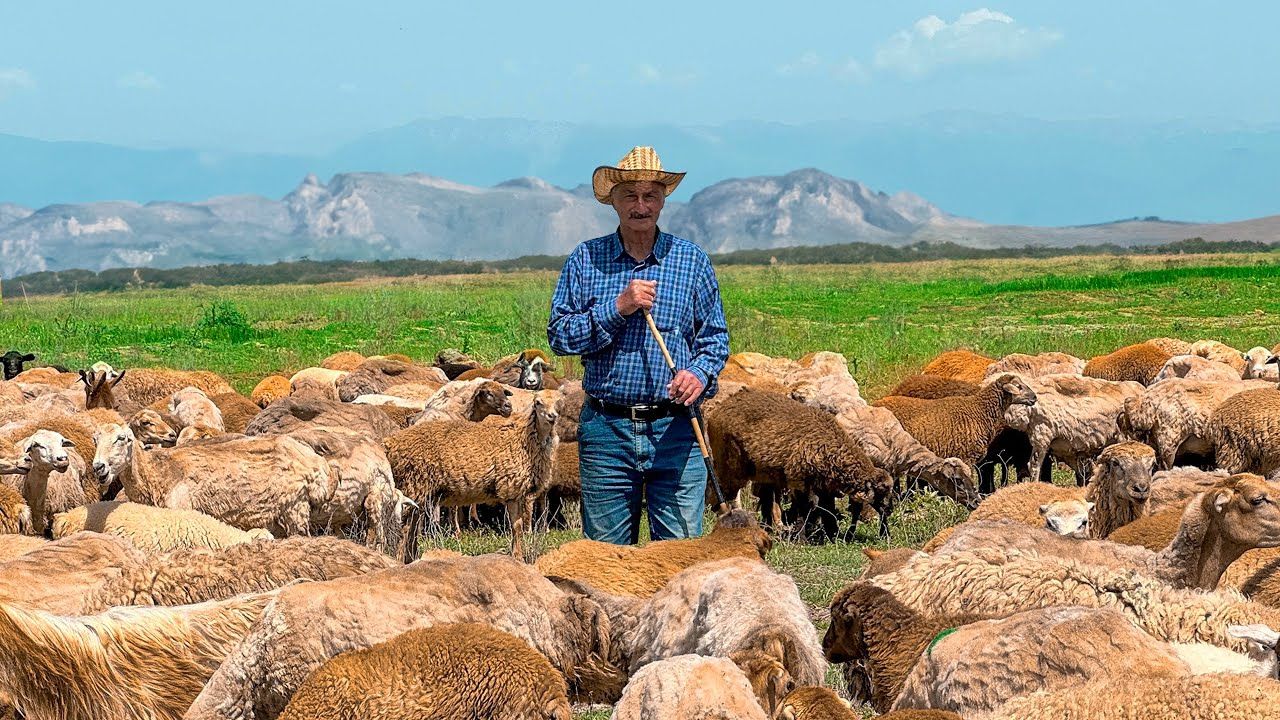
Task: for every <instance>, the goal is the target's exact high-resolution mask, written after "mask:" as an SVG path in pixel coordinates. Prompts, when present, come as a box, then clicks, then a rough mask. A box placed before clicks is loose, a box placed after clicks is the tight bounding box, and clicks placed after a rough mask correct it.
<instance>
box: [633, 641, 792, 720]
mask: <svg viewBox="0 0 1280 720" xmlns="http://www.w3.org/2000/svg"><path fill="white" fill-rule="evenodd" d="M767 717H768V716H766V715H765V713H764V710H763V709H761V707H760V704H759V703H758V702H757V700H756V697H755V695H754V694H753V692H752V688H751V685H750V684H749V683H748V682H747V678H746V677H744V676H743V674H742V671H741V670H739V669H738V667H737V666H736V665H734V663H733V662H731V661H729V660H727V659H724V658H718V657H703V656H701V655H677V656H676V657H672V658H667V659H665V660H659V661H657V662H653V663H650V664H648V665H646V666H644V667H643V668H640V670H639V671H638V672H636V674H635V675H633V676H632V677H631V680H630V681H629V682H627V686H626V688H625V689H624V690H623V691H622V698H621V699H619V700H618V704H617V705H616V706H614V709H613V714H612V715H610V720H651V719H653V718H671V720H683V719H686V718H687V719H689V720H693V719H694V718H735V719H740V720H767Z"/></svg>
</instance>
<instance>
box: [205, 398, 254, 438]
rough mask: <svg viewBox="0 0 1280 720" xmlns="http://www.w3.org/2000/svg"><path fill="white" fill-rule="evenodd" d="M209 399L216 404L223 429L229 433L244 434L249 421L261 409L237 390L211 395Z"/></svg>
mask: <svg viewBox="0 0 1280 720" xmlns="http://www.w3.org/2000/svg"><path fill="white" fill-rule="evenodd" d="M209 399H210V400H212V401H213V404H214V405H216V406H218V412H219V413H221V415H222V427H223V430H225V431H226V432H229V433H237V434H244V431H245V428H246V427H248V426H249V422H250V421H252V420H253V419H254V418H255V417H257V415H258V411H259V410H260V409H261V408H259V407H258V406H257V405H256V404H255V403H254V402H253V401H252V400H250V399H249V398H247V397H245V396H243V395H241V394H240V393H237V392H230V393H222V394H220V395H213V396H211V397H210V398H209Z"/></svg>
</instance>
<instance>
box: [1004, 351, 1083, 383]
mask: <svg viewBox="0 0 1280 720" xmlns="http://www.w3.org/2000/svg"><path fill="white" fill-rule="evenodd" d="M1084 362H1085V361H1084V359H1083V358H1078V357H1076V356H1075V355H1068V354H1066V353H1060V352H1043V353H1040V354H1039V355H1024V354H1023V353H1011V354H1009V355H1005V356H1004V357H1002V358H1000V359H999V360H997V361H995V362H993V363H991V365H990V366H988V367H987V375H986V376H987V377H988V378H989V377H994V376H996V375H1000V374H1002V373H1007V372H1011V373H1016V374H1017V375H1018V376H1019V377H1022V378H1037V377H1041V376H1042V375H1079V374H1080V373H1081V371H1083V370H1084ZM984 379H985V378H984Z"/></svg>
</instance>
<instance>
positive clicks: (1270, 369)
mask: <svg viewBox="0 0 1280 720" xmlns="http://www.w3.org/2000/svg"><path fill="white" fill-rule="evenodd" d="M1273 357H1275V356H1274V355H1272V354H1271V351H1270V350H1268V349H1266V348H1264V347H1252V348H1249V349H1248V350H1246V351H1245V352H1244V371H1243V372H1242V373H1241V377H1243V378H1244V379H1245V380H1254V379H1257V380H1268V381H1270V382H1276V381H1280V366H1277V365H1276V363H1275V361H1273V360H1272V358H1273Z"/></svg>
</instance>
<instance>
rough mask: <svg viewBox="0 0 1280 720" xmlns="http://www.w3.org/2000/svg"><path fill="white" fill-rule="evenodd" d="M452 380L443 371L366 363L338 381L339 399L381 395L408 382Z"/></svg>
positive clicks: (388, 362)
mask: <svg viewBox="0 0 1280 720" xmlns="http://www.w3.org/2000/svg"><path fill="white" fill-rule="evenodd" d="M447 382H449V378H448V377H447V376H445V374H444V373H443V372H442V371H441V370H440V369H439V368H433V367H422V366H421V365H413V364H411V363H404V362H399V361H396V360H372V359H371V360H365V361H364V362H363V363H360V365H359V366H357V367H356V368H355V369H354V370H352V371H351V372H349V373H347V374H346V375H344V376H343V377H341V378H339V379H338V380H337V382H336V387H337V389H338V399H339V400H342V401H343V402H351V401H352V400H355V399H356V398H357V397H359V396H361V395H372V394H374V393H380V392H382V391H383V390H386V389H387V388H389V387H391V386H392V385H400V384H404V383H419V384H428V383H429V384H434V385H444V384H445V383H447Z"/></svg>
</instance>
